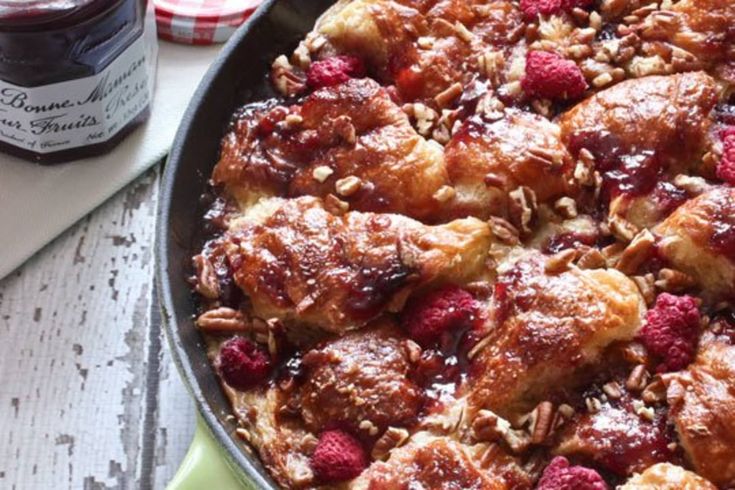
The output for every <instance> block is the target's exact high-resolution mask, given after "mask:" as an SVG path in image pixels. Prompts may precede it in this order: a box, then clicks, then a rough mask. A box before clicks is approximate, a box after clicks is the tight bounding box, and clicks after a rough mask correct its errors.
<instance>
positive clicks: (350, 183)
mask: <svg viewBox="0 0 735 490" xmlns="http://www.w3.org/2000/svg"><path fill="white" fill-rule="evenodd" d="M334 185H335V189H336V190H337V194H339V195H340V196H344V197H348V196H351V195H353V194H354V193H356V192H357V191H359V190H360V187H362V180H360V178H359V177H355V176H354V175H350V176H348V177H345V178H343V179H339V180H338V181H337V182H335V184H334Z"/></svg>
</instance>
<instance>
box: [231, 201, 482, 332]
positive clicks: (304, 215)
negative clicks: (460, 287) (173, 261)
mask: <svg viewBox="0 0 735 490" xmlns="http://www.w3.org/2000/svg"><path fill="white" fill-rule="evenodd" d="M225 241H226V242H227V244H226V245H225V248H226V250H227V256H228V259H229V262H230V264H232V268H233V276H234V279H235V282H236V283H237V285H238V286H239V287H240V288H242V290H243V291H244V292H245V293H246V294H247V295H248V297H249V298H250V301H251V302H252V306H253V312H254V314H255V315H257V316H258V317H260V318H279V319H281V320H284V321H286V322H288V323H289V324H291V325H294V326H295V328H298V326H299V325H300V326H308V327H312V328H316V329H320V330H323V331H325V332H333V333H344V332H346V331H348V330H352V329H355V328H359V327H361V326H362V325H364V324H365V323H367V322H368V321H369V320H371V319H372V318H375V317H376V316H378V315H380V313H382V312H384V311H387V310H391V309H393V310H394V311H395V310H399V309H400V308H401V307H402V302H403V300H405V297H406V294H407V293H409V292H410V291H412V290H413V289H416V288H418V287H422V286H426V285H429V284H441V283H444V282H464V281H467V280H472V279H473V278H478V277H480V276H481V275H482V274H483V265H484V257H485V256H486V255H487V250H488V249H489V247H490V243H491V234H490V230H489V227H488V225H487V224H486V223H484V222H482V221H480V220H478V219H475V218H467V219H463V220H456V221H453V222H450V223H448V224H445V225H439V226H427V225H423V224H421V223H419V222H417V221H414V220H412V219H410V218H407V217H405V216H401V215H390V214H373V213H360V212H348V213H346V214H344V215H342V216H338V215H334V214H331V213H330V212H329V211H327V210H326V209H325V208H324V204H323V203H322V201H321V200H319V199H317V198H314V197H301V198H296V199H281V198H272V199H269V200H266V201H264V202H261V203H259V204H258V205H257V206H256V207H255V208H253V209H251V210H250V211H249V212H248V214H246V215H244V216H243V217H242V218H240V219H238V220H237V221H235V222H234V223H233V224H232V225H231V228H230V231H229V232H228V234H227V235H226V237H225Z"/></svg>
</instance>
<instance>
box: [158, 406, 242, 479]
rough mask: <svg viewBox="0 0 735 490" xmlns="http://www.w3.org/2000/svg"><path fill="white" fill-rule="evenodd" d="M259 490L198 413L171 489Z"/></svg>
mask: <svg viewBox="0 0 735 490" xmlns="http://www.w3.org/2000/svg"><path fill="white" fill-rule="evenodd" d="M250 489H253V490H255V487H254V486H252V485H249V484H247V483H245V482H242V481H240V479H239V478H237V476H236V475H235V473H234V472H233V471H232V469H231V468H230V466H229V465H228V464H227V462H226V460H225V456H224V454H222V451H221V450H220V448H219V447H218V446H217V443H216V442H215V440H214V438H213V437H212V435H211V434H210V433H209V429H208V428H207V425H206V424H205V423H204V422H203V421H202V420H201V418H199V417H197V427H196V432H194V438H193V439H192V441H191V445H190V446H189V451H188V452H187V453H186V456H185V457H184V460H183V461H182V462H181V466H179V471H177V472H176V475H175V476H174V478H173V480H171V482H170V483H169V484H168V487H167V490H250Z"/></svg>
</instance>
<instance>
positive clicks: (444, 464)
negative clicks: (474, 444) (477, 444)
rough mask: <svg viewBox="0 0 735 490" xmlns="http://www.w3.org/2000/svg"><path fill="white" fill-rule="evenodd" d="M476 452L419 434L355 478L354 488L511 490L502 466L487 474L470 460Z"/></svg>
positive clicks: (376, 489) (366, 489) (455, 443)
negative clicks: (409, 484) (410, 487)
mask: <svg viewBox="0 0 735 490" xmlns="http://www.w3.org/2000/svg"><path fill="white" fill-rule="evenodd" d="M477 450H478V449H477V448H469V447H466V446H463V445H462V444H460V443H458V442H457V441H454V440H452V439H450V438H447V437H436V436H431V435H428V434H426V433H418V434H416V435H415V436H414V437H413V438H412V440H411V441H409V442H408V443H407V444H406V445H405V446H403V447H401V448H400V449H398V450H396V451H394V452H393V453H392V454H391V457H390V458H389V459H388V461H386V462H379V463H376V464H374V465H372V466H371V467H370V468H369V469H368V470H367V471H366V472H365V473H364V474H363V475H361V476H360V478H358V480H357V481H356V482H355V485H354V488H356V489H365V490H402V489H404V488H406V482H411V484H412V488H416V489H426V490H428V489H436V490H459V489H471V490H505V489H510V488H513V487H512V486H511V485H510V483H512V482H509V481H507V480H505V479H504V478H503V476H502V475H501V473H502V470H503V468H502V466H501V465H498V467H497V468H489V470H490V471H488V468H483V467H482V464H481V463H480V462H479V461H477V460H476V459H475V458H473V457H472V456H471V454H472V452H476V451H477ZM491 464H493V463H491ZM493 470H495V471H493ZM498 470H500V471H498Z"/></svg>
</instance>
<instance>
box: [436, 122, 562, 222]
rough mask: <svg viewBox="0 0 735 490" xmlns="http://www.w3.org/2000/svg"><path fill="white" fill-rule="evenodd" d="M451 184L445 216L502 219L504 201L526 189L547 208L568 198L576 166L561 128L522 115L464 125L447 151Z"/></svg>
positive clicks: (506, 202)
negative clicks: (451, 194) (452, 193)
mask: <svg viewBox="0 0 735 490" xmlns="http://www.w3.org/2000/svg"><path fill="white" fill-rule="evenodd" d="M445 151H446V160H447V170H448V173H449V179H450V181H451V182H452V184H453V186H454V188H455V189H456V191H457V195H456V197H455V198H454V200H453V201H452V206H451V207H450V209H449V210H448V211H449V212H451V213H456V214H457V215H460V216H477V217H481V218H485V219H487V218H489V217H490V216H505V215H507V214H508V211H507V210H508V195H509V193H510V192H512V191H514V190H516V189H518V188H519V187H521V186H525V187H527V188H529V189H531V190H533V191H534V193H535V195H536V199H538V201H541V202H546V201H549V200H551V199H555V198H558V197H561V196H562V195H565V194H569V187H570V185H569V181H570V180H571V174H572V172H573V170H574V165H573V161H572V158H571V156H570V155H569V152H568V151H567V149H566V147H565V146H564V145H562V143H561V141H560V131H559V127H558V126H557V125H555V124H553V123H551V122H549V121H548V120H547V119H545V118H543V117H541V116H537V115H535V114H530V113H528V112H525V111H508V112H507V114H506V116H505V117H503V118H501V119H499V120H497V121H493V122H486V121H484V120H483V119H482V118H481V117H478V116H475V117H472V118H470V119H468V120H467V121H465V122H464V124H463V125H462V127H461V128H460V129H459V130H458V131H457V132H456V133H455V134H454V136H453V137H452V139H451V141H450V142H449V144H448V145H447V146H446V150H445Z"/></svg>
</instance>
